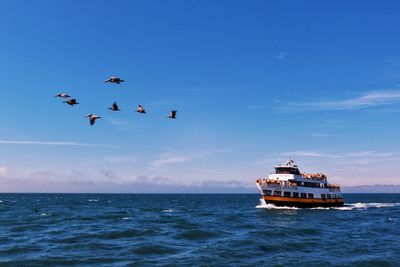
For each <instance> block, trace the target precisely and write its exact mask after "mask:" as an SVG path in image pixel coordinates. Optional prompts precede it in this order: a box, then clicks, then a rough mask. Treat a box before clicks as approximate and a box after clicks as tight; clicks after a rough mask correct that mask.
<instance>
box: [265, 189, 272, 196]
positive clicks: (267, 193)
mask: <svg viewBox="0 0 400 267" xmlns="http://www.w3.org/2000/svg"><path fill="white" fill-rule="evenodd" d="M263 193H264V195H265V196H270V195H272V191H271V190H263Z"/></svg>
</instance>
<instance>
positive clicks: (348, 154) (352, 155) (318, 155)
mask: <svg viewBox="0 0 400 267" xmlns="http://www.w3.org/2000/svg"><path fill="white" fill-rule="evenodd" d="M280 155H282V156H294V157H314V158H357V157H380V158H382V157H395V156H400V154H399V153H393V152H377V151H358V152H346V153H337V154H335V153H322V152H317V151H307V150H299V151H292V152H284V153H281V154H280Z"/></svg>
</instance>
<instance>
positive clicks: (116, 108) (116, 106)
mask: <svg viewBox="0 0 400 267" xmlns="http://www.w3.org/2000/svg"><path fill="white" fill-rule="evenodd" d="M108 109H111V110H112V111H120V109H119V108H118V105H117V102H114V103H113V104H112V106H111V108H108Z"/></svg>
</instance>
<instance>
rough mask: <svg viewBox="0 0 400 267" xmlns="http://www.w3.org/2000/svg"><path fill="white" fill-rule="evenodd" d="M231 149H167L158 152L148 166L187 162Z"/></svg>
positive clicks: (154, 166)
mask: <svg viewBox="0 0 400 267" xmlns="http://www.w3.org/2000/svg"><path fill="white" fill-rule="evenodd" d="M232 151H234V149H231V148H225V149H213V150H205V151H194V152H190V153H183V152H177V151H168V152H165V153H162V154H160V155H159V156H158V158H157V159H156V160H154V161H152V162H151V163H150V166H151V167H153V168H161V167H166V166H168V165H173V164H178V163H183V162H188V161H191V160H194V159H201V158H205V157H208V156H212V155H216V154H223V153H229V152H232Z"/></svg>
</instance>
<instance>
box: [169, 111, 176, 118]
mask: <svg viewBox="0 0 400 267" xmlns="http://www.w3.org/2000/svg"><path fill="white" fill-rule="evenodd" d="M176 112H178V111H177V110H171V111H170V112H169V115H168V118H169V119H176Z"/></svg>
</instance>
